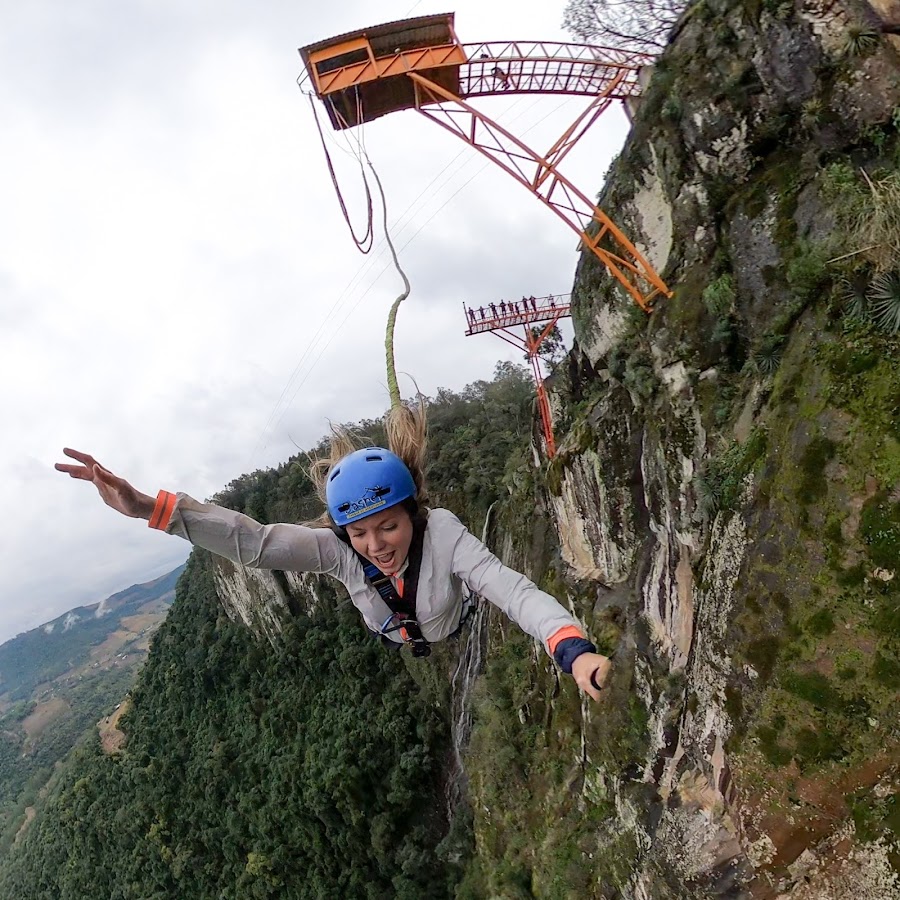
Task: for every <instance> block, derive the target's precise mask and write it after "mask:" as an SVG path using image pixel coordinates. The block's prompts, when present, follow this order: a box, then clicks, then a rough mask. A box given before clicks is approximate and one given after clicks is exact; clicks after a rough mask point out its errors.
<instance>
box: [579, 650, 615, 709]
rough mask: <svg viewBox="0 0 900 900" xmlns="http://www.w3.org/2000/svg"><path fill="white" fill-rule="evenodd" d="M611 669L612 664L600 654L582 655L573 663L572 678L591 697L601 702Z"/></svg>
mask: <svg viewBox="0 0 900 900" xmlns="http://www.w3.org/2000/svg"><path fill="white" fill-rule="evenodd" d="M611 668H612V663H611V662H610V661H609V659H607V658H606V657H605V656H601V655H600V654H599V653H582V654H581V655H580V656H576V657H575V661H574V662H573V663H572V677H573V678H574V679H575V683H576V684H577V685H578V687H580V688H581V690H583V691H584V692H585V693H586V694H587V695H588V696H589V697H591V698H592V699H594V700H599V699H600V691H601V689H602V688H603V685H604V683H605V682H606V679H607V678H608V677H609V670H610V669H611Z"/></svg>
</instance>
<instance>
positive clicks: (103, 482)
mask: <svg viewBox="0 0 900 900" xmlns="http://www.w3.org/2000/svg"><path fill="white" fill-rule="evenodd" d="M63 453H65V455H66V456H68V457H70V458H71V459H74V460H77V461H78V463H79V465H73V464H71V463H56V465H55V466H54V468H55V469H56V470H57V471H58V472H66V473H68V475H69V476H70V477H71V478H80V479H81V480H82V481H90V482H92V483H93V485H94V487H95V488H97V491H98V492H99V494H100V497H101V499H102V500H103V502H104V503H105V504H106V505H107V506H111V507H112V508H113V509H115V510H117V511H118V512H120V513H122V515H123V516H130V517H131V518H133V519H149V518H150V516H151V515H152V514H153V507H154V506H155V505H156V501H155V500H154V499H153V497H151V496H149V495H148V494H142V493H141V492H140V491H138V490H135V488H133V487H132V486H131V485H130V484H129V483H128V482H127V481H126V480H125V479H124V478H119V476H118V475H113V473H112V472H110V471H109V469H104V468H103V466H101V465H100V463H98V462H97V460H96V459H94V457H93V456H91V455H90V453H81V452H80V451H78V450H72V449H71V448H70V447H63Z"/></svg>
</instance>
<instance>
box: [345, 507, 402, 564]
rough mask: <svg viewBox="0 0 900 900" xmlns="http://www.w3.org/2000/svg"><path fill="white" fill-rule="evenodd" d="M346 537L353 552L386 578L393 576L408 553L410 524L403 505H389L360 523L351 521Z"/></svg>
mask: <svg viewBox="0 0 900 900" xmlns="http://www.w3.org/2000/svg"><path fill="white" fill-rule="evenodd" d="M347 534H348V535H349V537H350V544H351V545H352V547H353V549H354V550H356V551H357V552H358V553H362V555H363V556H364V557H365V558H366V559H367V560H369V562H371V563H374V564H375V565H376V566H378V568H379V569H381V571H382V572H384V573H385V574H386V575H393V574H394V573H395V572H397V570H398V569H399V568H400V567H401V566H402V565H403V561H404V560H405V559H406V557H407V556H408V554H409V545H410V544H411V543H412V536H413V524H412V519H411V518H410V517H409V513H408V512H407V511H406V510H405V509H404V508H403V507H402V506H392V507H391V508H390V509H386V510H384V511H383V512H380V513H375V515H373V516H366V517H365V518H364V519H361V520H360V521H359V522H351V523H350V524H349V525H348V526H347Z"/></svg>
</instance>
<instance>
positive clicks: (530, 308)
mask: <svg viewBox="0 0 900 900" xmlns="http://www.w3.org/2000/svg"><path fill="white" fill-rule="evenodd" d="M463 309H464V310H465V313H466V321H467V323H468V328H466V336H470V335H473V334H485V333H486V332H493V333H494V334H496V335H497V337H499V338H501V339H502V340H504V341H506V342H507V343H508V344H512V345H513V347H515V348H516V349H517V350H522V351H523V352H524V353H525V355H526V357H527V358H528V361H529V362H530V363H531V373H532V375H533V376H534V384H535V388H536V391H537V404H538V410H539V411H540V414H541V429H542V431H543V434H544V443H545V444H546V446H547V457H548V458H549V459H553V457H554V456H556V440H555V438H554V436H553V417H552V415H551V413H550V401H549V400H548V398H547V390H546V388H545V387H544V376H543V373H542V372H541V361H540V357H539V356H538V352H539V351H540V349H541V345H542V344H543V343H544V340H545V339H546V338H547V336H548V335H549V334H550V333H551V332H552V331H553V328H554V326H555V325H556V323H557V322H558V321H559V320H560V319H564V318H568V317H570V316H571V315H572V307H571V304H570V298H569V296H568V295H566V294H550V295H548V296H546V297H523V298H522V299H521V300H516V301H513V302H511V303H508V302H507V301H505V300H501V301H500V303H488V304H487V306H479V307H478V308H477V309H476V308H475V307H472V306H469V307H467V306H465V304H463ZM542 322H546V323H547V324H546V325H545V326H544V328H543V329H542V330H540V331H538V330H537V329H536V328H533V326H534V325H535V324H537V323H542ZM517 325H522V326H523V328H524V336H519V335H518V334H516V333H515V332H513V331H510V328H513V327H515V326H517Z"/></svg>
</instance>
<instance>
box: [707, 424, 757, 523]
mask: <svg viewBox="0 0 900 900" xmlns="http://www.w3.org/2000/svg"><path fill="white" fill-rule="evenodd" d="M767 447H768V438H767V435H766V432H765V431H764V430H763V429H760V428H757V429H754V430H753V432H752V433H751V434H750V436H749V438H748V439H747V440H746V441H745V442H744V443H743V444H739V443H738V442H737V441H733V442H732V443H731V444H730V445H729V446H728V447H727V448H726V449H725V450H724V451H723V452H722V453H720V454H718V455H716V456H711V457H710V458H709V459H708V460H707V461H706V463H705V464H704V467H703V469H702V470H701V472H700V474H699V475H698V477H697V479H696V480H695V488H696V491H697V500H698V504H699V506H700V510H701V512H702V513H703V514H704V515H705V516H706V517H708V518H709V517H712V516H714V515H715V514H716V513H717V512H719V511H720V510H734V509H735V508H736V507H737V504H738V501H739V500H740V499H741V492H742V490H743V487H744V480H745V478H746V477H747V476H748V475H749V474H750V473H751V472H752V471H753V470H754V468H755V467H756V465H757V464H758V463H759V462H760V461H761V460H762V459H763V458H764V457H765V455H766V450H767Z"/></svg>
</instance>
